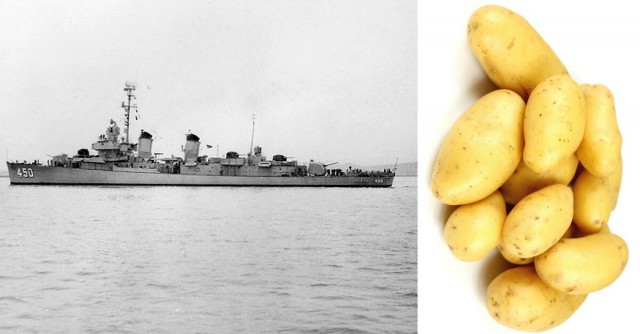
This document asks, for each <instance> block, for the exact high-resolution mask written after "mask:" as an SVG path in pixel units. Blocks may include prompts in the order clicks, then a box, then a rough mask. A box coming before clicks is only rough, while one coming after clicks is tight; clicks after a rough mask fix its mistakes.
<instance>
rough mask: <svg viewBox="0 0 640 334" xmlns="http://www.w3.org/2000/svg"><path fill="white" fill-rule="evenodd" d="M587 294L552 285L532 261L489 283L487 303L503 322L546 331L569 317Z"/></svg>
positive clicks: (518, 327) (503, 323) (495, 316)
mask: <svg viewBox="0 0 640 334" xmlns="http://www.w3.org/2000/svg"><path fill="white" fill-rule="evenodd" d="M586 298H587V295H586V294H582V295H569V294H565V293H562V292H560V291H558V290H556V289H553V288H552V287H550V286H549V285H547V284H546V283H545V282H544V281H542V280H541V279H540V277H538V275H537V274H536V271H535V269H534V268H533V265H528V266H519V267H515V268H511V269H508V270H506V271H505V272H503V273H501V274H500V275H498V276H497V277H496V278H495V279H493V281H492V282H491V283H490V284H489V287H488V288H487V295H486V301H485V304H486V307H487V310H488V311H489V314H491V316H492V317H493V318H494V319H495V320H496V321H498V322H499V323H501V324H502V325H504V326H507V327H510V328H513V329H518V330H523V331H530V332H539V331H544V330H547V329H550V328H553V327H555V326H558V325H560V324H561V323H563V322H564V321H565V320H567V319H568V318H569V317H570V316H571V315H572V314H573V313H574V312H575V311H576V310H577V309H578V307H579V306H580V305H581V304H582V303H583V302H584V300H585V299H586Z"/></svg>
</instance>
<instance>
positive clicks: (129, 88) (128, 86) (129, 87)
mask: <svg viewBox="0 0 640 334" xmlns="http://www.w3.org/2000/svg"><path fill="white" fill-rule="evenodd" d="M134 90H136V84H135V83H133V82H129V81H127V82H125V83H124V91H125V92H127V104H124V102H122V109H124V118H125V119H124V133H125V134H126V136H127V139H126V142H127V143H128V142H129V116H130V115H131V108H133V109H136V108H138V106H137V105H135V104H134V105H131V99H132V98H133V99H134V100H135V99H136V96H135V95H133V91H134Z"/></svg>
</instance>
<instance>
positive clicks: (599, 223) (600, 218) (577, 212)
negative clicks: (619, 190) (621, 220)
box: [573, 169, 612, 234]
mask: <svg viewBox="0 0 640 334" xmlns="http://www.w3.org/2000/svg"><path fill="white" fill-rule="evenodd" d="M611 200H612V198H611V190H610V189H609V185H608V184H607V179H606V178H601V177H595V176H593V175H591V173H589V171H588V170H586V169H585V170H583V171H582V172H580V175H578V178H577V179H576V181H575V182H574V183H573V222H574V223H575V224H576V225H577V226H578V228H579V229H580V230H581V231H584V232H586V233H587V234H591V233H596V232H598V231H600V230H602V228H603V227H604V226H606V225H607V222H608V221H609V215H610V214H611Z"/></svg>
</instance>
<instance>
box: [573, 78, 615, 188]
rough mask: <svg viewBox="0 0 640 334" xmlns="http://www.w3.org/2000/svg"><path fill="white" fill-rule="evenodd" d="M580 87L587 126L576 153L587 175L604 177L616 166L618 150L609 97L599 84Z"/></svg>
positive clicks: (605, 89)
mask: <svg viewBox="0 0 640 334" xmlns="http://www.w3.org/2000/svg"><path fill="white" fill-rule="evenodd" d="M581 87H582V92H583V94H584V98H585V101H586V106H587V109H586V110H587V123H586V126H585V131H584V138H583V139H582V142H581V143H580V146H579V147H578V150H577V152H576V154H577V155H578V158H580V162H581V163H582V165H583V166H584V168H586V169H587V170H588V171H589V173H591V174H592V175H594V176H597V177H605V176H608V175H610V174H611V173H613V171H614V169H615V168H616V166H618V164H619V161H618V160H619V159H620V149H621V148H622V136H621V135H620V129H618V121H617V120H616V109H615V105H614V102H613V94H612V93H611V91H610V90H609V89H608V88H607V87H605V86H603V85H582V86H581Z"/></svg>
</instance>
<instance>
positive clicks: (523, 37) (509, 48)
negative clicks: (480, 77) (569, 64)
mask: <svg viewBox="0 0 640 334" xmlns="http://www.w3.org/2000/svg"><path fill="white" fill-rule="evenodd" d="M467 41H468V42H469V46H470V47H471V52H472V53H473V55H474V56H475V57H476V59H477V60H478V62H479V63H480V66H481V67H482V69H483V70H484V71H485V73H486V74H487V76H488V77H489V79H491V81H493V82H494V83H495V84H496V85H497V86H498V87H499V88H506V89H510V90H512V91H514V92H516V93H518V94H520V96H522V98H523V99H524V100H525V101H526V100H527V99H528V97H529V95H530V94H531V91H533V89H534V88H535V87H536V86H537V85H538V84H539V83H540V82H542V81H543V80H545V79H547V78H548V77H551V76H554V75H558V74H568V72H567V70H566V68H565V67H564V65H563V64H562V62H561V61H560V59H559V58H558V56H556V54H555V53H554V52H553V50H552V49H551V47H549V45H548V44H547V42H545V41H544V39H543V38H542V37H541V36H540V34H538V32H537V31H536V30H535V29H534V28H533V27H532V26H531V25H530V24H529V22H527V20H525V19H524V18H523V17H522V16H520V15H518V14H517V13H514V12H512V11H511V10H509V9H507V8H504V7H500V6H495V5H489V6H484V7H480V8H478V9H477V10H476V11H475V12H473V14H472V15H471V17H470V18H469V22H468V25H467Z"/></svg>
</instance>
